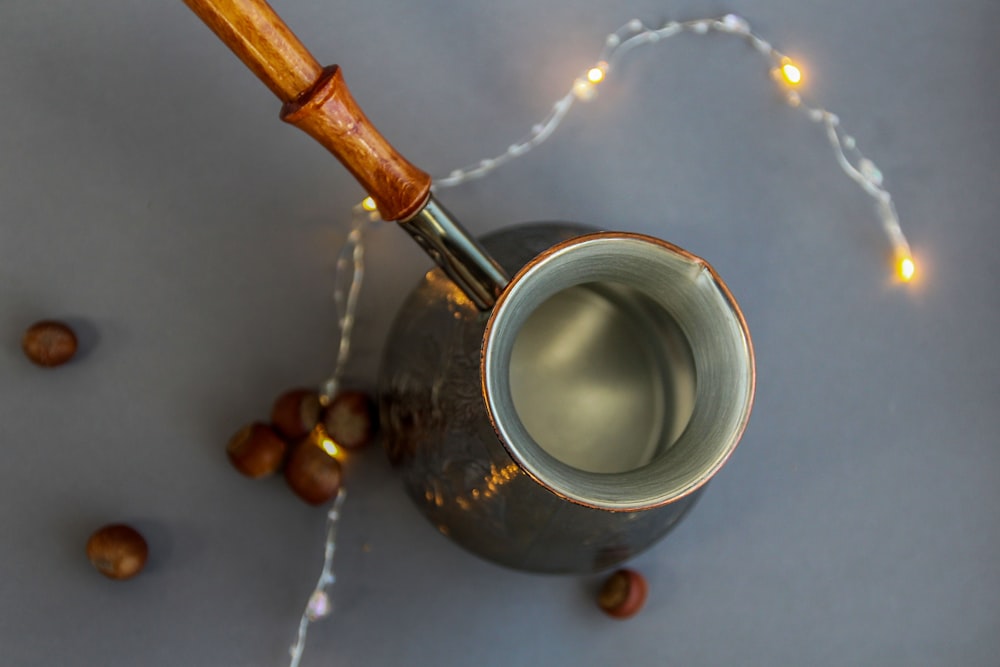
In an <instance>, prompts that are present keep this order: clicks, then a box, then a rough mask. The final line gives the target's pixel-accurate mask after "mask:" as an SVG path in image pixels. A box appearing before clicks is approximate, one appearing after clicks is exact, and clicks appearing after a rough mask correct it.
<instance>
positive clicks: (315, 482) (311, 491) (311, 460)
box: [285, 426, 342, 505]
mask: <svg viewBox="0 0 1000 667" xmlns="http://www.w3.org/2000/svg"><path fill="white" fill-rule="evenodd" d="M322 429H323V427H322V426H317V427H316V430H315V431H314V432H313V433H312V434H311V435H310V436H309V437H308V438H306V439H305V440H303V441H302V442H300V443H299V444H298V445H296V446H295V449H294V450H293V451H292V455H291V456H290V457H289V458H288V463H287V464H285V481H287V482H288V485H289V486H290V487H292V491H294V492H295V494H296V495H297V496H298V497H299V498H302V500H304V501H306V502H307V503H309V504H310V505H322V504H323V503H325V502H326V501H328V500H330V499H331V498H333V497H334V496H335V495H337V491H339V490H340V484H341V480H342V471H341V468H340V463H339V462H338V461H337V459H335V458H333V456H332V455H331V454H330V453H328V452H327V451H326V450H325V449H324V448H323V443H324V442H329V440H328V439H327V438H325V435H326V434H325V433H324V432H323V430H322Z"/></svg>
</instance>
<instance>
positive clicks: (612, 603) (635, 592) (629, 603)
mask: <svg viewBox="0 0 1000 667" xmlns="http://www.w3.org/2000/svg"><path fill="white" fill-rule="evenodd" d="M646 593H647V587H646V579H645V577H643V576H642V575H641V574H639V573H638V572H636V571H635V570H628V569H621V570H618V571H616V572H615V573H614V574H612V575H611V576H610V577H608V578H607V580H606V581H605V582H604V585H603V586H601V591H600V593H598V595H597V604H598V605H599V606H600V607H601V609H603V610H604V611H605V613H607V614H608V615H609V616H613V617H615V618H630V617H632V616H635V615H636V614H637V613H639V610H640V609H642V605H643V604H645V603H646Z"/></svg>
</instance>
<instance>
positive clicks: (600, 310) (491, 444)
mask: <svg viewBox="0 0 1000 667" xmlns="http://www.w3.org/2000/svg"><path fill="white" fill-rule="evenodd" d="M482 246H484V248H485V250H486V252H488V254H489V256H490V257H492V259H493V260H495V262H496V264H498V265H499V267H501V268H502V269H504V270H505V271H507V272H508V273H509V274H513V275H514V278H512V279H511V280H510V281H509V282H508V283H507V284H506V285H505V286H503V289H502V292H501V293H500V294H499V297H498V299H497V300H496V303H495V304H494V305H493V306H492V308H491V309H489V310H482V305H480V306H479V307H477V305H476V303H474V302H473V301H472V300H470V298H469V297H467V296H466V292H465V291H463V290H462V289H460V288H459V287H457V286H456V283H455V282H453V280H452V279H449V278H448V277H446V275H445V273H444V272H443V271H442V269H439V268H438V269H434V270H432V271H430V272H429V273H427V275H426V276H425V277H424V279H423V280H422V281H421V283H420V285H419V286H418V287H417V288H416V289H415V290H414V292H413V293H412V294H411V295H410V297H409V298H408V299H407V301H406V302H405V303H404V305H403V307H402V309H401V311H400V313H399V315H398V316H397V319H396V321H395V324H394V325H393V328H392V330H391V332H390V335H389V340H388V342H387V345H386V352H385V356H384V360H383V365H382V370H381V372H380V379H379V393H380V408H381V415H382V426H383V429H384V433H385V442H386V447H387V449H388V453H389V457H390V459H391V461H392V462H393V463H394V464H395V465H396V466H398V468H399V470H400V472H401V473H402V476H403V479H404V482H405V485H406V488H407V490H408V492H409V494H410V496H411V497H412V498H413V500H414V501H415V502H416V503H417V505H418V506H419V507H420V509H421V510H422V511H423V512H424V514H426V515H427V517H428V518H429V519H430V521H431V522H432V523H433V524H434V525H435V526H436V527H437V528H438V530H439V531H440V532H441V533H443V534H444V535H447V536H448V537H450V538H452V539H453V540H455V541H456V542H458V543H459V544H461V545H462V546H464V547H466V548H467V549H469V550H471V551H473V552H475V553H477V554H479V555H480V556H483V557H485V558H488V559H491V560H493V561H496V562H498V563H501V564H503V565H507V566H510V567H513V568H517V569H523V570H530V571H536V572H553V573H555V572H590V571H596V570H601V569H604V568H608V567H611V566H613V565H615V564H617V563H620V562H621V561H623V560H626V559H628V558H630V557H632V556H634V555H635V554H637V553H639V552H640V551H642V550H643V549H645V548H646V547H648V546H650V545H651V544H653V543H654V542H656V541H657V540H658V539H660V538H661V537H663V536H664V535H665V534H666V533H667V532H668V531H669V530H670V529H671V528H672V527H673V526H674V525H675V524H676V523H677V522H678V521H679V520H680V519H681V518H682V517H683V516H684V514H685V513H686V512H687V511H688V509H689V508H690V507H691V506H692V505H693V504H694V502H695V500H696V498H697V497H698V495H699V494H700V492H701V490H702V488H703V487H704V485H705V484H706V483H707V482H708V481H709V480H710V479H711V478H712V476H713V475H715V473H716V472H718V470H719V469H720V468H721V467H722V465H723V464H724V463H725V461H726V460H727V459H728V457H729V456H730V454H731V453H732V451H733V449H734V448H735V446H736V444H737V442H738V441H739V439H740V436H741V435H742V432H743V429H744V427H745V425H746V422H747V419H748V417H749V414H750V408H751V404H752V401H753V391H754V360H753V351H752V346H751V342H750V336H749V333H748V332H747V328H746V324H745V322H744V320H743V317H742V315H741V313H740V311H739V308H738V307H737V305H736V303H735V301H734V300H733V298H732V296H731V294H730V293H729V291H728V289H727V288H726V286H725V285H724V284H723V282H722V281H721V280H720V279H719V277H718V276H717V275H716V274H715V272H714V271H713V270H712V268H711V267H710V266H709V265H708V264H707V263H705V262H704V261H703V260H701V259H699V258H697V257H695V256H693V255H691V254H689V253H687V252H685V251H683V250H681V249H679V248H677V247H676V246H673V245H671V244H668V243H666V242H664V241H660V240H658V239H655V238H652V237H649V236H643V235H638V234H631V233H622V232H594V231H593V230H592V229H590V228H586V227H582V226H580V225H575V224H569V223H533V224H531V225H525V226H519V227H512V228H507V229H504V230H502V231H500V232H497V233H494V234H491V235H489V236H487V237H485V238H484V239H483V240H482ZM463 261H464V260H463ZM451 273H452V272H450V273H449V275H451ZM453 277H454V276H453Z"/></svg>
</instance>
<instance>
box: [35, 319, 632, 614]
mask: <svg viewBox="0 0 1000 667" xmlns="http://www.w3.org/2000/svg"><path fill="white" fill-rule="evenodd" d="M21 346H22V348H23V350H24V353H25V356H27V357H28V359H30V360H31V361H32V362H33V363H35V364H36V365H38V366H44V367H55V366H60V365H62V364H64V363H66V362H67V361H69V360H70V359H72V358H73V355H74V354H75V353H76V349H77V339H76V334H74V333H73V330H72V329H71V328H70V327H69V326H68V325H66V324H64V323H62V322H57V321H53V320H43V321H41V322H37V323H35V324H34V325H32V326H31V327H29V328H28V330H27V331H26V332H25V334H24V337H23V338H22V340H21ZM375 423H376V422H375V406H374V403H373V401H372V400H371V398H370V397H369V396H368V395H367V394H365V393H362V392H359V391H344V392H341V393H339V394H337V395H336V396H335V397H334V398H333V400H331V401H329V402H328V404H327V405H324V404H323V401H322V400H321V399H320V397H319V395H318V394H317V393H316V392H315V391H310V390H308V389H293V390H291V391H287V392H285V393H284V394H282V395H281V396H279V397H278V399H277V400H276V401H275V402H274V406H273V407H272V409H271V422H270V424H265V423H263V422H253V423H252V424H248V425H247V426H244V427H243V428H241V429H240V430H239V431H237V432H236V433H235V434H234V435H233V437H232V438H230V440H229V444H228V445H227V447H226V452H227V453H228V455H229V460H230V461H231V462H232V464H233V466H235V467H236V469H237V470H239V471H240V472H241V473H243V474H244V475H246V476H247V477H252V478H255V479H257V478H261V477H268V476H270V475H273V474H274V473H276V472H278V471H279V470H282V469H283V470H284V475H285V479H286V480H287V482H288V485H289V486H290V487H291V488H292V490H293V491H294V492H295V493H296V494H297V495H298V496H299V497H300V498H302V499H303V500H304V501H306V502H307V503H309V504H311V505H322V504H323V503H325V502H327V501H328V500H330V499H331V498H333V497H334V496H335V495H336V494H337V492H338V491H339V490H340V485H341V483H342V471H341V467H340V462H339V461H338V460H337V458H336V453H337V452H339V451H340V450H341V448H342V449H359V448H361V447H364V446H365V445H367V444H368V443H370V442H371V440H372V437H373V436H374V433H375ZM148 552H149V548H148V546H147V544H146V540H145V539H144V538H143V537H142V535H141V534H140V533H139V532H138V531H136V530H135V529H134V528H132V527H131V526H128V525H125V524H110V525H107V526H103V527H102V528H100V529H98V530H97V531H96V532H94V534H93V535H91V536H90V539H89V540H88V541H87V558H88V559H89V560H90V562H91V563H92V564H93V565H94V567H96V568H97V570H98V571H99V572H101V573H102V574H104V575H105V576H107V577H110V578H112V579H129V578H131V577H133V576H135V575H136V574H138V573H139V572H140V571H141V570H142V568H143V566H144V565H145V564H146V557H147V555H148ZM646 594H647V586H646V580H645V578H644V577H643V576H642V575H641V574H640V573H638V572H636V571H635V570H630V569H620V570H618V571H617V572H614V573H613V574H612V575H611V576H609V577H608V578H607V579H606V580H605V582H604V584H603V585H602V587H601V589H600V591H599V592H598V595H597V604H598V606H599V607H600V608H601V609H602V610H604V612H605V613H607V614H608V615H610V616H612V617H615V618H629V617H631V616H634V615H635V614H636V613H638V612H639V610H640V609H642V606H643V604H644V603H645V601H646Z"/></svg>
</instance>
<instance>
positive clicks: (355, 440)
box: [226, 389, 375, 505]
mask: <svg viewBox="0 0 1000 667" xmlns="http://www.w3.org/2000/svg"><path fill="white" fill-rule="evenodd" d="M326 403H327V404H326V405H324V401H323V400H321V398H320V396H319V394H317V392H315V391H312V390H309V389H292V390H290V391H286V392H285V393H284V394H282V395H281V396H279V397H278V398H277V400H275V402H274V406H273V407H272V408H271V422H270V424H266V423H264V422H259V421H258V422H253V423H252V424H247V425H246V426H244V427H243V428H241V429H240V430H239V431H237V432H236V433H235V434H234V435H233V437H232V438H230V439H229V444H228V445H227V446H226V452H227V454H228V455H229V460H230V462H232V464H233V466H234V467H235V468H236V469H237V470H238V471H240V472H241V473H243V474H244V475H246V476H247V477H251V478H253V479H259V478H262V477H268V476H271V475H273V474H275V473H276V472H278V471H279V470H283V471H284V475H285V481H287V482H288V486H289V487H291V489H292V491H294V492H295V494H296V495H297V496H299V497H300V498H301V499H302V500H304V501H305V502H307V503H309V504H310V505H322V504H323V503H325V502H327V501H328V500H330V499H331V498H333V497H334V496H335V495H337V492H338V491H339V490H340V485H341V483H342V471H341V467H340V462H339V461H338V460H337V455H338V453H339V452H341V451H342V450H353V449H360V448H362V447H364V446H366V445H367V444H369V443H370V442H371V441H372V438H373V436H374V434H375V405H374V402H373V401H372V399H371V398H370V397H369V396H368V394H366V393H364V392H360V391H342V392H339V393H338V394H337V395H335V396H334V397H333V398H332V400H329V401H327V402H326Z"/></svg>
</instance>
